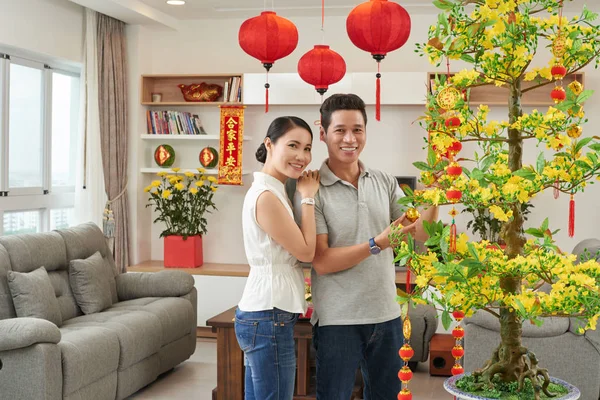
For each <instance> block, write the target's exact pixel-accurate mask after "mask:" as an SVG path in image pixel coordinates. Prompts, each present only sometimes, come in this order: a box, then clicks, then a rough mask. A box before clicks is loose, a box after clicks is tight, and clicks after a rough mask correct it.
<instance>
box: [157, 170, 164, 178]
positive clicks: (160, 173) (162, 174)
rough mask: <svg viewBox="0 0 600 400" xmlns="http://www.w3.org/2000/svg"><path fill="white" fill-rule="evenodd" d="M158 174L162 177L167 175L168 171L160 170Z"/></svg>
mask: <svg viewBox="0 0 600 400" xmlns="http://www.w3.org/2000/svg"><path fill="white" fill-rule="evenodd" d="M156 175H158V176H160V177H161V178H163V177H165V176H167V173H166V172H165V171H160V172H158V173H156Z"/></svg>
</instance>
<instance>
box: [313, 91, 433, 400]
mask: <svg viewBox="0 0 600 400" xmlns="http://www.w3.org/2000/svg"><path fill="white" fill-rule="evenodd" d="M366 124H367V116H366V112H365V104H364V102H363V101H362V100H361V99H360V97H358V96H356V95H353V94H336V95H333V96H331V97H329V98H328V99H327V100H325V102H324V103H323V105H322V106H321V129H320V139H321V141H323V142H325V143H326V144H327V150H328V154H329V158H328V159H327V160H325V162H324V163H323V165H322V166H321V169H320V174H321V186H320V189H319V192H318V193H317V195H316V197H315V202H316V204H315V218H316V227H317V248H316V254H315V258H314V260H313V263H312V296H313V303H314V307H315V311H314V313H313V317H312V323H313V325H314V327H313V343H314V346H315V349H316V350H317V399H320V400H336V399H340V400H347V399H349V398H350V396H351V393H352V389H353V386H354V379H355V373H356V370H357V368H359V367H360V368H361V371H362V374H363V377H364V381H365V397H364V398H365V399H366V400H389V399H394V398H396V396H397V394H398V392H399V391H400V389H401V387H400V381H399V379H398V376H397V373H398V371H399V370H400V368H401V367H402V360H401V359H400V357H399V356H398V349H399V348H400V347H402V338H403V335H402V321H401V318H400V307H399V305H398V304H397V303H396V300H395V299H396V286H395V269H394V265H393V258H394V256H393V251H392V250H391V249H390V242H389V239H388V235H389V233H390V223H391V222H392V221H394V222H393V223H394V224H402V225H403V226H404V227H403V228H402V231H403V232H404V233H411V234H412V235H413V236H414V237H415V238H416V239H417V240H426V234H425V232H424V230H423V227H422V221H421V220H423V219H427V220H433V219H434V218H437V215H436V214H437V208H430V209H429V210H427V211H426V212H424V213H423V216H422V217H421V219H420V220H418V221H417V222H415V223H411V222H410V221H408V219H406V217H405V215H404V214H403V210H402V207H401V206H400V205H399V204H398V203H397V201H398V199H399V198H400V197H401V196H403V193H402V191H401V189H400V188H399V186H398V183H397V182H396V179H395V178H394V177H393V176H391V175H389V174H387V173H384V172H381V171H378V170H374V169H370V168H368V167H367V166H365V165H364V164H363V163H362V162H361V161H359V156H360V154H361V152H362V150H363V149H364V147H365V143H366Z"/></svg>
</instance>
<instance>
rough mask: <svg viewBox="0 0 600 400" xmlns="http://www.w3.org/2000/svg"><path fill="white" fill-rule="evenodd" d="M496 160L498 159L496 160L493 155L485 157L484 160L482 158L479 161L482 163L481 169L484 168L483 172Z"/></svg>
mask: <svg viewBox="0 0 600 400" xmlns="http://www.w3.org/2000/svg"><path fill="white" fill-rule="evenodd" d="M494 161H496V160H495V158H494V157H492V156H488V157H485V158H484V159H483V160H481V162H480V163H479V164H480V167H481V170H482V171H483V172H487V170H488V169H489V168H490V165H492V164H493V163H494Z"/></svg>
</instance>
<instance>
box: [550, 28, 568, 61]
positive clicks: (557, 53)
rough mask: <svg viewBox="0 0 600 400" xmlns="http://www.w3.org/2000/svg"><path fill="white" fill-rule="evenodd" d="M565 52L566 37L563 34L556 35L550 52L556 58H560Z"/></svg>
mask: <svg viewBox="0 0 600 400" xmlns="http://www.w3.org/2000/svg"><path fill="white" fill-rule="evenodd" d="M566 52H567V38H566V37H565V36H564V35H563V34H559V35H558V36H556V39H554V41H553V42H552V54H554V57H556V58H562V57H563V56H564V55H565V53H566Z"/></svg>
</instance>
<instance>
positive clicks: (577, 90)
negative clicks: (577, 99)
mask: <svg viewBox="0 0 600 400" xmlns="http://www.w3.org/2000/svg"><path fill="white" fill-rule="evenodd" d="M569 89H571V91H572V92H573V93H574V94H575V96H579V95H580V94H581V92H583V85H582V84H581V82H579V81H573V82H571V83H569Z"/></svg>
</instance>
